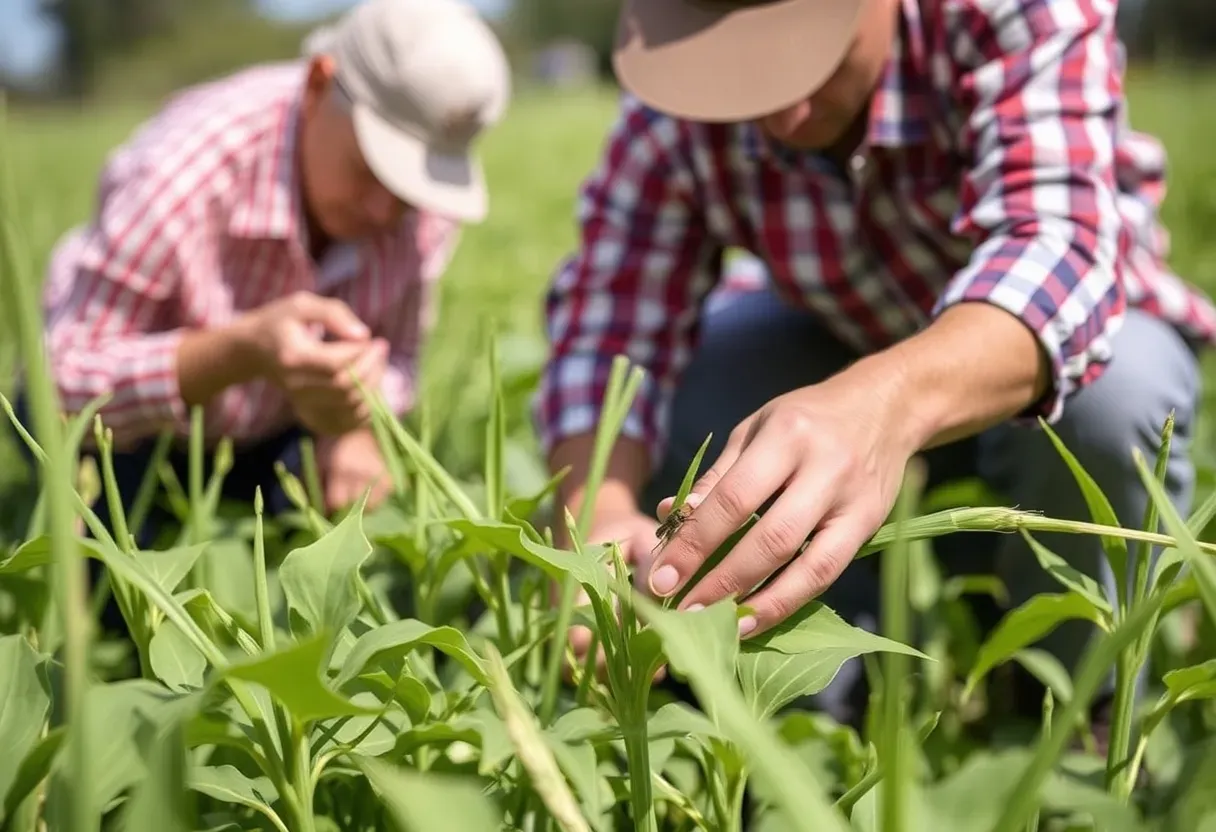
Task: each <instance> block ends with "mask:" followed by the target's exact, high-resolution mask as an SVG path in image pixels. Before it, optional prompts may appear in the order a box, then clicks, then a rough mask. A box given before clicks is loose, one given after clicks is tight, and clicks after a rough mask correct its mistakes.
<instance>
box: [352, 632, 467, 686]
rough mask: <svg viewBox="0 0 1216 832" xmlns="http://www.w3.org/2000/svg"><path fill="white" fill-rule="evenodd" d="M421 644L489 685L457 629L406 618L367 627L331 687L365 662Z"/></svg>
mask: <svg viewBox="0 0 1216 832" xmlns="http://www.w3.org/2000/svg"><path fill="white" fill-rule="evenodd" d="M421 645H427V646H430V647H434V648H435V649H436V650H439V651H441V652H443V653H446V654H447V655H449V656H451V657H452V658H453V659H455V660H456V661H458V662H460V664H461V666H462V667H464V669H465V670H467V671H468V672H469V673H470V674H471V675H472V676H473V678H474V679H476V680H477V681H478V682H479V683H481V684H482V685H489V683H490V677H489V676H487V675H486V670H485V666H484V664H483V663H482V661H481V658H480V657H479V656H478V655H477V654H476V653H474V652H473V648H472V647H470V646H469V642H468V641H467V640H466V639H465V637H464V635H463V634H461V632H460V631H459V630H457V629H455V628H454V627H432V626H430V625H429V624H424V623H422V622H421V621H416V620H414V619H412V618H407V619H402V620H400V621H393V622H391V623H389V624H386V625H384V626H383V627H377V628H376V629H374V630H369V631H368V632H366V633H364V634H363V635H362V636H360V637H359V639H358V640H357V641H356V642H355V646H354V647H353V648H351V651H350V653H349V654H348V655H347V657H346V661H345V662H344V663H343V665H342V669H341V671H340V672H339V673H338V676H337V678H336V679H335V680H334V687H336V688H341V687H342V686H343V685H345V684H346V683H347V682H349V681H350V680H352V679H354V678H355V677H357V676H359V675H360V674H361V673H363V672H364V670H366V669H367V667H368V666H369V665H373V664H378V663H379V662H383V661H385V660H387V659H399V658H403V657H405V656H406V655H407V654H408V653H409V652H410V651H411V650H414V649H415V648H417V647H419V646H421Z"/></svg>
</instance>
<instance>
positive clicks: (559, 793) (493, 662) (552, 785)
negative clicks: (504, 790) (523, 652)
mask: <svg viewBox="0 0 1216 832" xmlns="http://www.w3.org/2000/svg"><path fill="white" fill-rule="evenodd" d="M486 658H487V662H486V664H487V669H488V671H489V674H490V679H491V684H490V695H491V697H492V698H493V700H494V709H495V710H496V711H497V712H498V715H499V717H500V718H501V719H502V721H503V723H504V724H505V725H506V726H507V734H508V735H509V736H510V738H511V742H512V744H513V745H514V746H515V756H516V757H517V758H518V759H519V761H520V763H522V764H523V767H524V768H525V769H526V770H527V772H528V775H529V779H530V781H531V788H532V789H533V790H534V791H535V792H536V794H537V795H538V796H539V797H540V799H541V800H542V801H544V804H545V806H546V808H548V810H549V812H550V813H551V814H552V815H553V819H554V820H555V821H556V822H557V824H558V826H560V827H561V828H562V829H564V830H566V832H590V826H589V825H588V823H587V819H586V818H584V817H583V814H582V811H581V810H580V808H579V804H578V801H577V800H575V798H574V795H573V794H572V793H571V791H570V786H569V785H568V784H567V783H566V778H565V777H564V776H563V774H562V770H561V768H560V767H559V766H558V763H557V760H556V759H555V758H554V752H553V749H552V748H551V747H550V746H549V744H548V742H546V740H545V735H544V732H543V731H542V730H541V727H540V723H539V722H538V721H537V719H536V716H535V714H533V713H532V711H531V709H529V708H528V706H527V705H526V704H525V703H524V701H523V699H522V698H520V695H519V691H517V690H516V689H515V686H514V685H512V684H511V676H510V674H509V673H508V672H507V667H506V665H505V664H503V660H502V656H501V655H500V654H499V652H498V651H497V650H496V649H495V648H494V646H493V645H490V646H489V655H488V656H487V657H486Z"/></svg>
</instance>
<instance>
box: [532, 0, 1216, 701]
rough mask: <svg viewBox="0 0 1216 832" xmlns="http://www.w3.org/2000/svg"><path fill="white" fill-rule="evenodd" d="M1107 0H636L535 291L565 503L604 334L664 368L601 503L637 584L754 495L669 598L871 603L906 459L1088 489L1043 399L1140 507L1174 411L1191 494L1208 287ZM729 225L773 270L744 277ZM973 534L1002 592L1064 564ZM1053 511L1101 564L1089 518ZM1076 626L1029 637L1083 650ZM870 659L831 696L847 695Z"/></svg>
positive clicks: (1121, 510)
mask: <svg viewBox="0 0 1216 832" xmlns="http://www.w3.org/2000/svg"><path fill="white" fill-rule="evenodd" d="M1115 5H1116V4H1115V3H1114V2H1113V0H1050V2H1049V1H1048V0H1020V1H1019V2H1014V0H778V1H777V2H758V1H756V0H751V1H749V0H722V2H719V3H716V4H714V5H710V4H708V3H701V2H697V0H626V2H625V3H624V6H623V11H622V16H621V20H620V30H619V39H618V43H617V49H616V54H615V66H616V70H617V74H618V77H619V80H620V81H621V83H622V85H623V86H624V87H625V90H626V94H625V95H624V96H623V99H622V104H621V109H620V115H619V118H618V119H617V122H616V124H615V126H614V128H613V129H612V131H611V134H610V135H609V137H608V139H607V143H606V146H605V148H604V150H603V154H602V157H601V160H600V162H599V165H598V167H597V168H596V169H595V170H594V172H593V173H592V174H591V175H590V177H589V178H588V179H587V180H586V182H585V185H584V186H583V188H582V190H581V194H580V196H581V198H580V201H579V213H578V218H579V223H580V226H579V227H580V232H581V233H580V237H579V246H578V249H577V251H576V252H575V253H574V255H573V256H572V257H570V258H569V259H568V260H566V261H565V262H564V263H563V264H562V265H561V267H560V269H559V270H558V271H557V273H556V275H555V277H554V279H553V282H552V284H551V288H550V291H549V293H548V295H547V300H546V309H547V315H548V317H547V321H548V334H549V337H550V339H551V345H552V347H551V350H552V352H551V358H550V360H549V362H548V364H547V367H546V369H545V372H544V375H543V379H542V386H541V389H540V392H539V395H538V399H537V408H536V416H537V422H538V426H539V430H540V433H541V436H542V439H543V444H544V447H545V449H546V452H547V453H548V455H549V460H550V462H551V465H552V468H553V470H554V471H556V470H559V469H561V468H563V467H565V466H567V465H569V466H571V472H570V474H569V476H567V478H566V480H565V482H564V484H563V489H562V492H561V495H560V497H561V500H562V501H563V502H564V504H565V505H567V506H569V507H570V508H571V509H572V510H573V511H575V513H577V511H578V507H579V505H580V503H581V499H582V488H583V482H584V478H585V474H586V471H587V467H588V462H589V458H590V451H591V448H592V445H593V442H594V432H595V429H596V425H597V421H598V419H599V415H600V409H599V408H600V403H601V401H602V398H603V396H604V392H605V386H606V383H607V379H608V375H609V369H610V366H611V363H612V361H613V358H614V356H615V355H617V354H625V355H627V356H628V357H629V358H630V359H632V361H633V362H635V363H636V364H638V365H640V366H641V367H643V368H645V370H646V371H647V376H646V379H645V381H644V382H643V384H642V387H641V390H640V393H639V395H638V397H637V398H636V400H635V403H634V405H633V408H632V410H631V411H630V413H629V416H628V419H627V421H626V423H625V426H624V431H623V437H622V439H621V440H620V441H619V443H618V444H617V445H616V447H615V449H614V450H613V453H612V456H611V461H610V463H609V466H608V476H607V478H606V482H605V485H604V487H603V488H602V490H601V491H600V492H599V496H598V498H597V501H596V505H595V507H594V522H593V525H592V538H593V539H594V540H595V541H605V540H610V539H612V540H619V541H621V543H622V545H623V547H624V549H625V554H626V557H627V558H628V559H629V560H630V561H631V562H632V563H633V564H635V565H636V567H637V568H636V580H637V581H638V583H639V585H641V586H644V587H646V588H648V589H649V590H650V591H651V592H652V593H653V594H654V595H655V596H659V597H666V596H670V595H672V594H673V593H675V592H677V591H679V590H680V589H681V588H683V587H685V585H686V583H687V582H688V581H689V578H690V576H692V575H693V574H694V573H695V572H696V571H697V569H698V568H699V567H700V565H701V564H702V563H703V561H704V560H705V558H706V557H707V556H708V555H709V554H710V553H712V552H713V551H714V550H715V549H716V548H717V547H718V546H719V545H720V544H721V543H722V542H723V541H724V540H725V539H726V538H727V536H728V535H729V534H730V533H731V532H732V531H734V530H735V529H736V528H738V527H739V526H740V525H741V524H742V523H743V522H744V521H745V520H746V519H747V518H748V517H749V515H750V514H751V513H752V512H755V511H764V513H763V516H762V519H761V520H760V521H759V522H758V523H757V524H756V525H755V526H754V528H752V529H751V530H750V531H749V532H748V533H747V534H746V536H745V537H744V538H743V539H742V540H741V541H740V542H739V544H738V545H737V546H736V547H735V548H734V550H733V551H732V552H731V554H730V555H729V556H727V557H726V558H725V559H724V560H723V561H722V562H721V563H720V565H718V566H716V567H715V568H714V569H712V570H711V571H710V572H709V573H708V574H707V575H706V576H705V577H704V578H703V579H702V580H700V581H699V582H698V583H697V584H696V585H695V586H694V587H692V588H691V590H690V591H689V592H688V594H687V596H686V599H685V600H684V601H683V602H682V604H681V605H680V606H681V608H683V609H689V608H694V607H696V606H700V605H709V604H712V603H713V602H715V601H718V600H720V599H723V598H726V597H728V596H735V597H736V598H738V600H739V601H740V602H742V603H746V604H747V605H749V606H750V607H751V608H752V610H754V612H752V613H750V614H748V615H746V616H744V617H743V618H741V620H740V622H739V627H740V633H741V635H742V636H743V637H754V636H756V635H757V634H760V633H763V632H765V631H767V630H769V629H770V628H772V627H774V626H776V625H778V624H779V623H781V622H783V621H785V620H786V619H788V618H789V616H790V615H792V614H793V613H795V612H796V611H797V610H799V609H800V608H802V607H803V606H804V605H806V604H807V603H808V602H809V601H811V600H812V599H816V598H820V599H822V600H823V601H824V602H825V603H827V604H829V605H830V606H833V607H834V608H835V609H836V610H837V611H838V612H840V613H841V614H842V615H843V616H845V617H846V618H848V619H850V620H852V621H854V622H856V623H860V624H862V625H863V626H873V623H874V619H875V617H876V610H877V583H876V581H875V575H874V574H873V570H874V569H875V567H876V565H877V564H876V562H875V561H876V560H877V559H873V558H872V559H867V560H863V561H859V562H858V563H857V564H855V565H851V566H850V565H849V564H850V561H851V559H852V558H853V556H854V554H855V553H856V552H857V550H858V549H859V547H861V546H862V544H864V543H865V542H866V541H867V540H868V539H869V537H870V536H871V535H872V534H873V533H874V532H875V531H876V530H877V529H878V527H879V526H880V525H881V524H882V523H883V522H884V520H885V519H886V518H887V516H888V512H889V511H890V510H891V508H892V506H893V503H894V500H895V497H896V494H897V491H898V489H899V487H900V484H901V480H902V477H903V473H904V469H905V466H906V465H907V464H908V462H909V460H910V459H911V458H912V457H913V456H914V455H916V454H921V453H923V454H924V455H925V457H926V460H927V461H928V462H929V465H930V485H933V484H935V483H937V482H941V481H942V480H944V479H945V478H947V477H950V478H956V477H960V476H963V475H967V474H973V475H976V476H979V477H982V478H983V480H984V481H986V482H987V483H988V484H990V485H992V486H993V487H995V488H997V489H999V490H1000V492H1001V493H1002V495H1003V496H1004V497H1005V498H1007V499H1008V501H1009V503H1010V504H1016V505H1018V506H1020V507H1021V508H1024V509H1039V510H1043V511H1045V512H1046V513H1048V514H1049V515H1051V516H1056V517H1066V518H1079V519H1089V518H1090V515H1089V512H1088V510H1087V508H1086V503H1085V501H1084V499H1083V496H1082V493H1081V491H1080V489H1079V488H1078V487H1077V485H1076V483H1075V481H1074V480H1073V478H1072V476H1071V475H1070V474H1069V472H1068V470H1067V469H1066V468H1065V467H1064V465H1063V463H1062V461H1061V459H1060V457H1059V455H1058V453H1057V451H1056V450H1055V448H1054V447H1053V445H1052V443H1051V442H1050V441H1049V437H1048V436H1047V435H1046V434H1045V433H1044V432H1043V431H1042V430H1040V429H1038V420H1039V419H1040V418H1043V419H1045V420H1046V421H1047V422H1049V423H1050V424H1051V425H1052V426H1053V429H1054V430H1056V431H1057V432H1058V433H1059V434H1060V435H1061V438H1062V440H1063V441H1064V442H1065V443H1066V445H1067V446H1068V448H1069V449H1070V450H1071V451H1072V453H1074V454H1075V455H1076V456H1077V457H1078V458H1079V460H1080V462H1081V463H1082V464H1083V465H1084V466H1085V468H1086V469H1087V470H1088V471H1089V473H1090V474H1091V475H1092V476H1093V477H1094V479H1095V480H1096V481H1097V483H1098V485H1099V486H1100V487H1101V488H1102V489H1103V490H1104V491H1105V493H1106V494H1107V496H1108V497H1109V498H1110V501H1111V503H1112V505H1113V507H1114V510H1115V512H1116V513H1117V515H1118V517H1119V518H1120V520H1121V521H1122V522H1124V523H1127V524H1131V525H1136V524H1139V522H1140V520H1141V518H1142V516H1143V514H1144V509H1145V505H1146V496H1145V492H1144V490H1143V488H1142V485H1141V482H1140V480H1139V477H1138V475H1137V472H1136V468H1135V466H1134V463H1133V457H1132V449H1133V448H1138V449H1139V450H1140V451H1141V452H1142V453H1143V454H1144V455H1145V457H1146V458H1147V459H1148V460H1149V461H1150V465H1151V464H1152V463H1151V461H1152V459H1153V458H1154V457H1155V455H1156V451H1157V440H1158V437H1159V434H1160V431H1161V429H1162V426H1163V423H1164V422H1165V420H1166V418H1167V415H1168V414H1169V413H1171V412H1173V413H1174V414H1175V418H1176V422H1175V427H1174V437H1173V446H1172V453H1171V455H1170V459H1169V465H1168V478H1167V482H1166V489H1167V491H1168V493H1169V495H1170V497H1171V499H1172V500H1174V502H1175V505H1176V506H1177V508H1178V510H1179V511H1180V512H1182V513H1183V514H1185V513H1186V512H1187V510H1188V507H1189V505H1190V501H1191V499H1192V491H1193V484H1194V472H1193V470H1192V467H1191V463H1190V461H1189V459H1188V454H1189V450H1190V448H1189V444H1190V438H1191V432H1192V427H1193V422H1194V419H1195V411H1196V407H1197V401H1198V395H1199V384H1200V377H1199V373H1198V369H1197V353H1198V351H1199V349H1200V348H1201V347H1202V346H1203V345H1206V344H1210V343H1211V341H1212V339H1213V335H1214V334H1216V309H1214V308H1213V306H1212V304H1211V302H1210V300H1209V299H1208V298H1207V297H1205V296H1204V295H1202V294H1201V293H1199V292H1198V291H1197V290H1195V289H1194V288H1192V287H1191V286H1189V285H1187V284H1186V283H1185V282H1183V281H1182V280H1181V279H1179V277H1177V276H1176V275H1174V274H1173V273H1171V271H1170V270H1169V267H1168V266H1167V265H1166V238H1165V234H1164V232H1163V230H1162V229H1161V227H1160V225H1159V222H1158V218H1157V209H1158V205H1159V203H1160V200H1161V198H1162V192H1163V178H1164V171H1163V169H1164V163H1165V160H1164V156H1163V153H1162V150H1161V148H1160V146H1159V145H1158V144H1157V142H1155V141H1154V140H1153V139H1152V138H1151V137H1149V136H1145V135H1141V134H1137V133H1134V132H1132V131H1131V130H1130V129H1129V128H1128V120H1127V118H1128V117H1127V112H1126V105H1125V101H1124V97H1123V88H1122V77H1121V72H1122V66H1121V60H1122V56H1121V52H1120V44H1119V43H1118V42H1117V40H1116V35H1115ZM734 249H739V250H743V251H745V252H748V253H749V254H750V256H751V258H752V262H753V263H754V262H759V263H761V264H763V266H764V270H765V274H766V276H767V279H766V283H767V285H765V286H761V287H760V288H759V289H756V288H754V287H749V286H741V287H732V286H731V283H732V279H731V274H732V270H731V267H730V266H729V265H725V264H727V262H728V261H727V260H726V259H725V253H727V252H729V251H730V250H734ZM736 262H737V261H736ZM744 264H745V265H746V264H747V261H746V260H745V261H744ZM724 275H725V278H724ZM711 432H712V433H713V443H712V445H711V447H710V450H709V452H708V454H707V456H706V459H705V466H708V467H707V468H703V471H704V473H702V474H701V476H700V478H699V480H698V481H697V482H696V484H695V486H694V488H693V490H692V495H691V496H690V498H689V503H690V504H691V505H693V506H695V508H694V510H693V514H692V517H691V519H689V520H688V521H687V522H685V523H684V524H683V526H682V527H681V528H680V530H679V532H678V533H677V534H675V536H674V537H673V538H672V539H671V540H670V542H668V543H667V544H666V545H665V546H664V547H662V548H661V549H659V551H658V553H657V554H656V555H655V557H654V558H653V559H651V557H650V555H651V553H652V551H653V550H654V549H655V547H656V544H657V543H658V540H657V538H656V526H657V523H656V520H655V517H654V516H652V512H655V511H657V513H658V516H665V513H666V512H667V511H669V510H670V506H671V499H670V498H671V495H673V494H674V493H675V491H676V489H677V487H678V485H679V482H680V480H681V478H682V476H683V474H684V471H685V470H686V467H687V466H688V464H689V463H690V462H691V460H692V457H693V455H694V453H695V452H696V449H697V448H698V447H699V445H700V444H701V442H702V441H703V440H704V439H705V437H706V436H707V435H708V434H710V433H711ZM963 537H964V538H965V539H963V540H959V541H954V545H956V546H957V547H958V548H959V549H960V550H961V551H959V552H958V553H957V554H958V555H960V556H961V559H960V560H959V561H958V563H956V564H955V566H960V565H961V567H962V568H963V569H964V570H965V571H967V572H984V571H987V570H988V568H989V566H992V567H993V568H995V569H996V570H997V571H998V574H999V575H1000V576H1001V577H1002V578H1003V579H1004V581H1005V582H1006V586H1007V588H1008V590H1009V595H1010V601H1011V602H1012V603H1013V604H1018V603H1021V602H1023V601H1025V600H1026V599H1028V598H1029V597H1030V596H1031V595H1033V594H1035V593H1042V592H1057V591H1061V587H1060V586H1059V585H1058V584H1057V583H1055V582H1054V580H1053V579H1052V578H1051V577H1050V576H1048V575H1047V574H1046V572H1045V571H1044V570H1043V569H1042V568H1040V566H1039V565H1038V563H1037V562H1036V560H1035V557H1034V555H1033V553H1032V552H1031V551H1030V549H1029V548H1028V547H1027V545H1026V543H1025V541H1024V540H1023V539H1022V538H1021V537H1020V536H1018V535H1002V536H999V537H997V539H996V540H995V541H994V542H995V545H994V546H993V547H992V551H991V552H990V553H987V554H989V555H990V556H991V557H992V558H993V561H991V562H988V561H985V560H983V559H981V557H980V555H981V554H984V553H982V552H981V550H980V549H979V547H978V546H977V544H978V543H980V542H981V540H982V538H977V537H975V536H963ZM808 538H809V542H808V543H806V544H805V546H804V542H805V541H807V540H808ZM1038 539H1039V541H1040V542H1042V543H1043V544H1044V545H1046V546H1048V547H1050V548H1051V549H1053V550H1054V551H1055V552H1056V553H1057V554H1059V555H1060V556H1062V557H1063V558H1065V559H1066V560H1067V561H1068V563H1069V564H1071V565H1072V566H1073V567H1075V568H1076V569H1078V570H1080V571H1081V572H1082V573H1084V574H1086V575H1089V576H1093V577H1094V578H1095V579H1098V580H1100V581H1101V582H1102V583H1103V585H1104V586H1105V587H1106V588H1107V591H1108V592H1111V593H1113V591H1114V590H1113V582H1112V579H1111V576H1110V575H1109V574H1108V572H1107V570H1106V568H1105V565H1104V561H1103V558H1102V554H1101V547H1100V542H1099V540H1098V539H1097V538H1095V537H1089V536H1070V535H1054V536H1053V535H1040V536H1039V537H1038ZM943 554H944V555H945V554H946V553H943ZM949 565H950V564H947V566H949ZM846 566H848V568H847V569H846ZM757 587H759V588H758V589H756V588H757ZM753 589H755V591H752V590H753ZM1111 597H1113V594H1112V596H1111ZM1092 630H1093V628H1092V627H1090V626H1088V625H1082V624H1078V623H1070V624H1068V625H1065V626H1063V627H1061V628H1060V629H1058V630H1057V631H1056V632H1055V633H1054V634H1052V635H1051V636H1050V637H1049V638H1047V639H1045V641H1044V642H1043V645H1042V646H1044V647H1046V648H1047V649H1048V650H1050V651H1051V652H1052V653H1053V654H1054V655H1055V656H1056V658H1058V659H1060V660H1061V661H1062V662H1063V664H1064V665H1065V667H1066V668H1068V669H1074V668H1075V666H1076V664H1077V661H1078V658H1079V655H1080V653H1081V651H1082V650H1083V649H1084V647H1085V645H1086V640H1087V637H1088V636H1089V635H1090V634H1091V633H1092ZM573 640H574V643H575V646H576V648H577V650H579V651H585V649H586V644H587V633H586V632H585V631H580V632H578V633H576V634H575V635H574V636H573ZM855 665H856V663H855V662H854V663H851V665H850V666H849V667H847V668H846V670H845V671H842V673H841V674H840V675H839V676H838V677H837V680H836V681H835V682H834V683H833V686H832V687H831V688H829V690H828V691H826V692H825V693H824V696H823V697H822V698H821V700H820V701H821V703H822V704H823V705H824V706H825V707H826V708H828V709H829V710H833V711H835V712H837V713H838V714H841V715H842V718H851V717H849V716H848V713H849V711H848V708H847V707H846V706H847V699H846V697H847V691H848V689H849V687H850V686H851V685H852V684H853V681H854V680H855V679H856V675H857V672H858V670H859V668H857V667H856V666H855ZM862 701H863V702H864V700H862ZM1027 704H1028V705H1029V707H1031V708H1033V709H1037V708H1038V707H1039V701H1038V700H1037V699H1036V700H1033V701H1031V702H1029V703H1027Z"/></svg>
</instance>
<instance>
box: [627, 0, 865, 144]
mask: <svg viewBox="0 0 1216 832" xmlns="http://www.w3.org/2000/svg"><path fill="white" fill-rule="evenodd" d="M865 2H866V0H622V7H621V14H620V17H619V20H618V26H617V39H616V47H615V50H614V53H613V67H614V69H615V72H616V75H617V80H618V81H619V82H620V83H621V86H623V87H624V88H625V89H627V90H629V91H630V92H631V93H633V94H634V95H635V96H637V97H638V99H639V100H641V101H643V102H645V103H646V104H648V105H649V106H651V107H653V108H654V109H656V110H659V111H661V112H665V113H669V114H671V115H674V116H677V117H679V118H687V119H691V120H694V121H711V122H714V121H717V122H722V121H745V120H749V119H754V118H758V117H760V116H763V115H767V114H769V113H772V112H775V111H777V110H780V109H783V108H785V107H788V106H790V105H792V104H795V103H797V102H798V101H800V100H801V99H804V98H807V97H809V96H810V95H811V94H812V93H813V92H814V91H815V90H816V89H817V88H818V87H819V86H820V85H822V84H823V83H824V82H825V81H826V80H827V79H828V78H829V77H831V75H832V73H833V72H835V71H836V67H837V66H839V64H840V62H841V61H842V60H843V59H844V56H845V54H846V53H847V52H848V50H849V47H850V45H851V44H852V42H853V38H854V35H855V34H856V32H857V26H858V23H859V17H860V12H861V9H862V6H864V5H865Z"/></svg>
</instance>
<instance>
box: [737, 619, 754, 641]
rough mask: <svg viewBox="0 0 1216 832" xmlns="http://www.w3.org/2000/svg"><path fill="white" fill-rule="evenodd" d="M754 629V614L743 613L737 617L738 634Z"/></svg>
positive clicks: (744, 633) (745, 633)
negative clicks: (740, 616) (743, 614)
mask: <svg viewBox="0 0 1216 832" xmlns="http://www.w3.org/2000/svg"><path fill="white" fill-rule="evenodd" d="M754 629H756V618H755V616H751V615H745V616H743V617H742V618H740V619H739V635H740V636H746V635H747V634H748V633H750V632H751V631H752V630H754Z"/></svg>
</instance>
